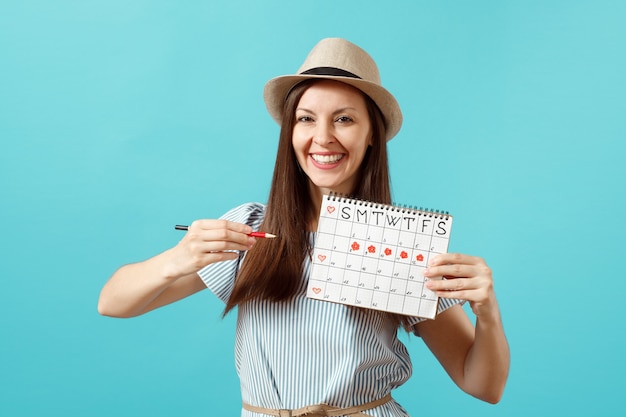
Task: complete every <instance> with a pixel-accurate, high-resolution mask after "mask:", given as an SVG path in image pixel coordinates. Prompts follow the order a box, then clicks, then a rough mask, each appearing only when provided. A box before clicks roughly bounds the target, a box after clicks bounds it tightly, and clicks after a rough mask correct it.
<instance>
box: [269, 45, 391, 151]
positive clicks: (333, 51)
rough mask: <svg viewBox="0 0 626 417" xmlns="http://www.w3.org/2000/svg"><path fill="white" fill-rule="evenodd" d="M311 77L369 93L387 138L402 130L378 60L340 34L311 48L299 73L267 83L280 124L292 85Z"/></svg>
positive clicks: (270, 102)
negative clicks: (383, 80)
mask: <svg viewBox="0 0 626 417" xmlns="http://www.w3.org/2000/svg"><path fill="white" fill-rule="evenodd" d="M312 78H316V79H331V80H336V81H341V82H343V83H346V84H349V85H351V86H353V87H356V88H358V89H359V90H361V91H362V92H363V93H365V94H367V95H368V96H369V97H370V98H371V99H372V100H374V102H375V103H376V104H377V105H378V108H379V109H380V111H381V112H382V114H383V118H384V119H385V125H386V128H387V141H389V140H391V138H393V137H394V136H395V135H396V133H398V131H399V130H400V126H402V112H401V111H400V106H399V105H398V102H397V101H396V99H395V98H394V96H393V95H391V93H389V91H387V90H386V89H385V88H383V86H382V85H381V83H380V74H379V73H378V67H377V66H376V63H375V62H374V60H373V59H372V57H371V56H369V54H368V53H367V52H365V51H364V50H363V49H361V48H359V47H358V46H356V45H355V44H353V43H351V42H348V41H347V40H345V39H341V38H326V39H322V40H321V41H320V42H319V43H318V44H317V45H315V47H314V48H313V49H312V50H311V52H309V55H308V56H307V57H306V59H305V60H304V64H302V66H301V67H300V69H299V70H298V72H297V74H294V75H283V76H281V77H276V78H272V79H271V80H269V81H268V82H267V84H265V89H264V91H263V98H264V99H265V105H266V106H267V110H268V111H269V113H270V115H271V116H272V118H273V119H274V120H276V122H278V124H280V123H281V120H282V117H283V114H282V112H283V104H284V102H285V99H286V98H287V95H288V94H289V92H290V91H291V89H292V88H293V87H294V86H295V85H296V84H298V83H299V82H301V81H304V80H308V79H312Z"/></svg>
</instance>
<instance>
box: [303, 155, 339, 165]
mask: <svg viewBox="0 0 626 417" xmlns="http://www.w3.org/2000/svg"><path fill="white" fill-rule="evenodd" d="M344 156H345V154H342V153H335V154H317V153H312V154H311V158H313V160H314V161H315V162H317V163H318V164H322V165H331V164H336V163H337V162H339V161H340V160H341V159H342V158H343V157H344Z"/></svg>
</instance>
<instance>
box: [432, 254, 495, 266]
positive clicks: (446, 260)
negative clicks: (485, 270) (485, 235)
mask: <svg viewBox="0 0 626 417" xmlns="http://www.w3.org/2000/svg"><path fill="white" fill-rule="evenodd" d="M481 263H482V264H484V263H485V261H484V260H483V259H482V258H479V257H477V256H471V255H465V254H462V253H441V254H439V255H437V256H435V257H434V258H432V259H431V260H430V262H429V263H428V265H429V266H437V265H446V264H463V265H476V264H481Z"/></svg>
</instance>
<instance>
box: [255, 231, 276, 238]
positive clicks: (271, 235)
mask: <svg viewBox="0 0 626 417" xmlns="http://www.w3.org/2000/svg"><path fill="white" fill-rule="evenodd" d="M248 236H252V237H265V238H268V239H274V238H275V237H276V235H273V234H271V233H265V232H252V233H248Z"/></svg>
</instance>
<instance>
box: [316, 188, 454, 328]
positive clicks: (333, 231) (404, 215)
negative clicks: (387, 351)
mask: <svg viewBox="0 0 626 417" xmlns="http://www.w3.org/2000/svg"><path fill="white" fill-rule="evenodd" d="M451 229H452V216H451V215H449V214H448V213H447V212H439V211H434V210H425V209H417V208H414V207H402V206H395V205H387V204H379V203H375V202H369V201H363V200H357V199H352V198H349V197H344V196H339V195H332V194H331V195H324V197H323V199H322V206H321V210H320V217H319V223H318V228H317V234H316V237H315V245H314V248H313V257H312V264H311V274H310V278H309V283H308V286H307V297H309V298H314V299H318V300H323V301H330V302H335V303H341V304H347V305H352V306H356V307H363V308H370V309H375V310H382V311H387V312H390V313H395V314H402V315H408V316H419V317H425V318H430V319H433V318H435V316H436V314H437V304H438V302H439V299H438V297H437V296H436V295H435V294H434V293H433V292H432V291H430V290H429V289H427V288H426V287H425V286H424V283H425V281H426V280H425V278H424V274H423V272H424V270H425V269H426V266H427V265H428V261H429V260H430V259H431V258H432V257H434V256H435V255H437V254H440V253H445V252H447V250H448V243H449V240H450V232H451ZM430 279H433V278H430Z"/></svg>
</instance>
